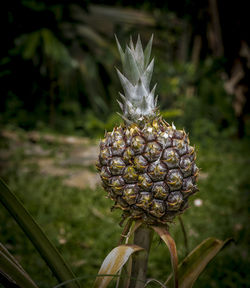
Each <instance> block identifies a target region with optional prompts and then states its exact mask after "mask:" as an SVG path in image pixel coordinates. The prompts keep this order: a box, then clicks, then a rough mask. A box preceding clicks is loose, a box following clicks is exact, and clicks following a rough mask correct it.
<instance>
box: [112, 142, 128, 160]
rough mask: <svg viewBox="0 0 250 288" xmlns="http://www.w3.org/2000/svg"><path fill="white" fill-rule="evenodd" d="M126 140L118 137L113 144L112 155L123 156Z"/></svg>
mask: <svg viewBox="0 0 250 288" xmlns="http://www.w3.org/2000/svg"><path fill="white" fill-rule="evenodd" d="M125 147H126V145H125V141H124V140H123V139H118V140H116V141H114V142H113V144H112V155H113V156H122V153H123V152H124V150H125Z"/></svg>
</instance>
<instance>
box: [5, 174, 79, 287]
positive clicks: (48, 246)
mask: <svg viewBox="0 0 250 288" xmlns="http://www.w3.org/2000/svg"><path fill="white" fill-rule="evenodd" d="M0 202H1V203H2V204H3V206H4V207H5V208H6V209H7V210H8V211H9V213H10V214H11V215H12V217H13V218H14V219H15V220H16V222H17V223H18V225H19V226H20V227H21V228H22V230H23V231H24V233H25V234H26V235H27V236H28V237H29V239H30V240H31V242H32V243H33V245H34V246H35V247H36V249H37V251H38V252H39V253H40V255H41V256H42V257H43V259H44V260H45V262H46V263H47V264H48V266H49V267H50V269H51V271H52V272H53V274H54V275H55V277H56V278H57V279H58V281H59V282H64V281H67V280H70V279H74V278H75V275H74V274H73V272H72V271H71V270H70V268H69V266H68V265H67V264H66V262H65V261H64V260H63V258H62V256H61V255H60V253H59V252H58V251H57V249H56V248H55V246H54V245H53V244H52V243H51V242H50V241H49V239H48V238H47V237H46V235H45V234H44V232H43V231H42V229H41V228H40V226H39V225H38V224H37V223H36V222H35V220H34V219H33V218H32V216H31V215H30V214H29V212H28V211H27V210H26V209H25V208H24V206H23V205H22V204H21V202H20V201H19V200H18V199H17V198H16V196H15V195H14V194H13V193H12V192H11V191H10V190H9V188H8V187H7V185H6V184H5V183H4V182H3V181H2V180H1V179H0ZM66 287H68V288H80V284H79V283H78V282H72V283H70V284H67V285H66Z"/></svg>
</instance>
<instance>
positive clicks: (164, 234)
mask: <svg viewBox="0 0 250 288" xmlns="http://www.w3.org/2000/svg"><path fill="white" fill-rule="evenodd" d="M153 229H154V230H155V232H156V233H157V234H158V235H159V236H160V237H161V239H162V240H163V241H164V242H165V243H166V245H167V247H168V249H169V252H170V256H171V264H172V269H173V272H174V287H175V288H178V287H179V286H178V255H177V249H176V245H175V241H174V239H173V238H172V237H171V235H170V233H169V232H168V230H167V228H166V227H164V226H161V227H160V226H153Z"/></svg>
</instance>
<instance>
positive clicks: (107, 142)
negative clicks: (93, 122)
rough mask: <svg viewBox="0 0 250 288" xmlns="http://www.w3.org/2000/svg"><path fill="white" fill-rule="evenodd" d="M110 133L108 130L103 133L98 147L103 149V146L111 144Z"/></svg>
mask: <svg viewBox="0 0 250 288" xmlns="http://www.w3.org/2000/svg"><path fill="white" fill-rule="evenodd" d="M111 142H112V141H111V133H110V132H107V133H106V134H105V138H104V139H102V140H101V142H100V147H101V149H103V148H104V147H107V146H109V145H110V144H111Z"/></svg>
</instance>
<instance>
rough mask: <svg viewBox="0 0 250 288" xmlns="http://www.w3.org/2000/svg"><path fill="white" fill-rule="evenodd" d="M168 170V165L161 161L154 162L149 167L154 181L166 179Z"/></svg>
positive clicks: (149, 172)
mask: <svg viewBox="0 0 250 288" xmlns="http://www.w3.org/2000/svg"><path fill="white" fill-rule="evenodd" d="M167 172H168V169H167V167H166V165H164V164H163V163H161V162H160V161H156V162H153V163H151V164H150V165H149V167H148V174H149V176H150V177H151V179H152V180H153V181H161V180H164V178H165V176H166V174H167Z"/></svg>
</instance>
